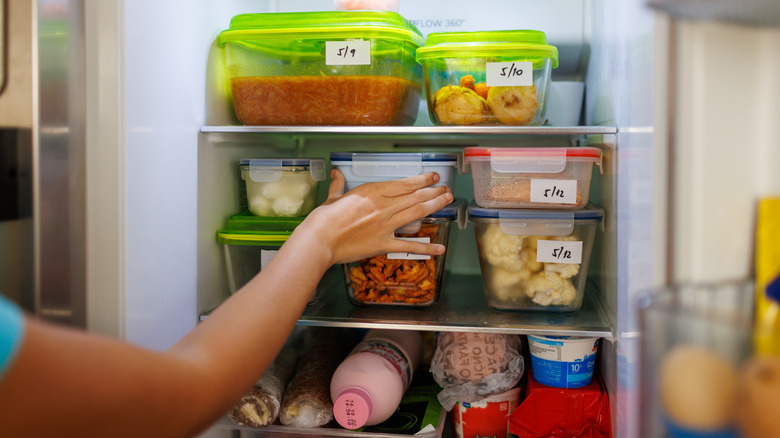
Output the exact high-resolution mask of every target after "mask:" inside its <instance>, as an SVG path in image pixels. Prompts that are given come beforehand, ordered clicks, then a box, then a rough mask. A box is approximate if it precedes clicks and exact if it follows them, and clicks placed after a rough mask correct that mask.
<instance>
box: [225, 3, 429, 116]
mask: <svg viewBox="0 0 780 438" xmlns="http://www.w3.org/2000/svg"><path fill="white" fill-rule="evenodd" d="M217 41H218V43H219V45H220V46H222V47H224V48H225V61H226V68H227V70H226V72H227V77H228V80H229V82H230V87H229V89H230V92H231V94H232V100H233V107H234V109H235V112H236V116H237V118H238V120H239V121H240V122H241V123H242V124H244V125H411V124H413V123H414V121H415V119H416V118H417V109H418V106H419V105H418V104H419V101H420V92H421V90H422V68H421V67H420V65H419V64H417V63H416V62H415V59H414V54H415V50H416V49H417V48H418V47H420V46H421V45H422V44H423V41H424V40H423V37H422V35H421V34H420V32H419V31H418V30H417V28H415V27H414V26H413V25H412V24H411V23H409V22H408V21H407V20H406V19H404V18H403V17H401V16H400V15H398V14H397V13H395V12H389V11H318V12H285V13H263V14H242V15H237V16H235V17H233V19H232V20H231V21H230V28H229V29H227V30H225V31H223V32H222V33H220V35H219V38H218V39H217Z"/></svg>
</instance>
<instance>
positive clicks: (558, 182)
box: [531, 179, 577, 204]
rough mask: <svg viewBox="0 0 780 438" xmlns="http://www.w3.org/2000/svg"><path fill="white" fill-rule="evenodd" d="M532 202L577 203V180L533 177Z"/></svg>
mask: <svg viewBox="0 0 780 438" xmlns="http://www.w3.org/2000/svg"><path fill="white" fill-rule="evenodd" d="M531 202H534V203H543V204H576V203H577V180H575V179H531Z"/></svg>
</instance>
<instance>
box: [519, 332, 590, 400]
mask: <svg viewBox="0 0 780 438" xmlns="http://www.w3.org/2000/svg"><path fill="white" fill-rule="evenodd" d="M598 346H599V338H578V337H575V336H532V335H528V347H529V349H530V351H531V369H532V370H533V376H534V380H536V381H537V382H539V383H541V384H542V385H547V386H554V387H556V388H582V387H583V386H588V385H589V384H590V382H591V380H592V379H593V366H594V365H595V363H596V351H597V350H598Z"/></svg>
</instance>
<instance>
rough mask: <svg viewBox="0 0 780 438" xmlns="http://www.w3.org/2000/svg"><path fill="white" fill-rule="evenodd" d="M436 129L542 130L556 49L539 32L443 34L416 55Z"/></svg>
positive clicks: (432, 36)
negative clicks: (499, 126) (496, 127)
mask: <svg viewBox="0 0 780 438" xmlns="http://www.w3.org/2000/svg"><path fill="white" fill-rule="evenodd" d="M417 61H418V62H419V63H421V64H422V65H423V72H424V75H425V88H426V97H427V101H428V114H429V115H430V118H431V121H432V122H433V123H434V124H437V125H476V124H495V123H497V124H504V125H541V124H543V123H544V120H545V111H546V103H547V95H548V91H549V85H550V74H551V71H552V69H553V68H556V67H558V49H557V48H555V47H554V46H550V45H548V44H547V36H546V35H545V34H544V32H540V31H537V30H504V31H486V32H443V33H432V34H429V35H428V38H427V39H426V41H425V46H424V47H421V48H420V49H418V50H417Z"/></svg>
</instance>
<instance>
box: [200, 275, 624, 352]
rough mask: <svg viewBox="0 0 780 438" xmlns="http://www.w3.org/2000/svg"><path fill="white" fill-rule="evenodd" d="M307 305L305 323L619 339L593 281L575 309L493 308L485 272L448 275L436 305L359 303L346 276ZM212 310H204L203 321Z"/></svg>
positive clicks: (300, 323)
mask: <svg viewBox="0 0 780 438" xmlns="http://www.w3.org/2000/svg"><path fill="white" fill-rule="evenodd" d="M331 286H332V287H331V288H330V289H329V290H328V291H327V292H325V293H323V294H322V295H321V296H320V298H319V299H318V300H317V301H316V302H314V303H312V304H310V305H309V306H307V307H306V309H305V310H304V312H303V315H301V317H300V318H299V320H298V324H299V325H313V326H327V327H353V328H389V329H399V330H423V331H469V332H493V333H511V334H538V335H552V336H554V335H562V336H587V337H600V338H608V339H613V330H612V328H611V327H610V324H609V322H608V319H607V318H606V313H605V312H604V310H603V309H602V307H601V305H600V303H599V302H598V300H597V299H596V298H595V296H596V295H598V293H597V291H596V290H594V289H593V287H592V285H591V284H590V283H589V284H588V285H587V286H586V290H585V298H584V301H583V304H582V308H581V309H580V310H579V311H578V312H576V313H573V314H557V313H552V312H551V313H546V312H499V311H497V310H492V309H490V308H489V307H488V306H487V304H486V302H485V297H484V295H483V291H482V278H481V277H480V276H479V275H458V274H450V275H446V276H445V280H444V284H443V285H442V287H443V289H442V293H441V296H440V298H439V302H438V303H436V304H435V305H433V306H432V307H430V308H419V309H414V308H379V307H357V306H354V305H352V304H351V303H350V302H349V300H348V299H347V294H346V292H345V286H344V279H343V278H340V281H339V282H338V284H335V283H334V284H332V285H331ZM206 317H207V314H204V315H201V320H202V319H204V318H206Z"/></svg>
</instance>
